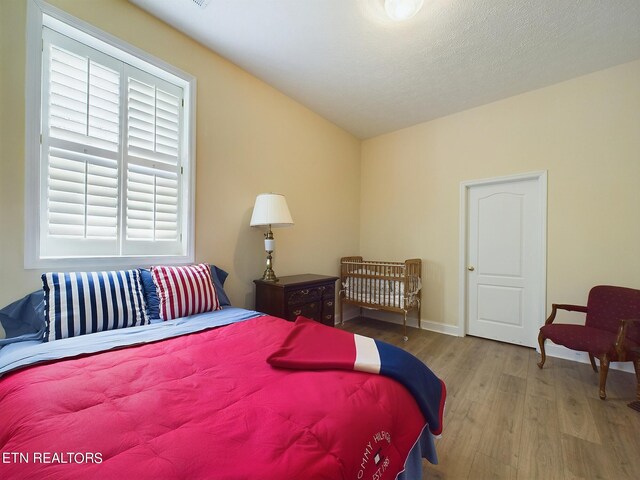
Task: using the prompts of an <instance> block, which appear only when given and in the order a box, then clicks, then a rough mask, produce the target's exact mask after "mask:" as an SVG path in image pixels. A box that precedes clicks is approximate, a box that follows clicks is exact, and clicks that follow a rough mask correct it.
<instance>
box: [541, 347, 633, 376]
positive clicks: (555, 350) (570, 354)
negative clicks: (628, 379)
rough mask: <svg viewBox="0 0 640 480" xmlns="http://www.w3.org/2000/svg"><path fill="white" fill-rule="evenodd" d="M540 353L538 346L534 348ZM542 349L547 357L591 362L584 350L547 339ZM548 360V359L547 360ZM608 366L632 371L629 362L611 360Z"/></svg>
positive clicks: (631, 365)
mask: <svg viewBox="0 0 640 480" xmlns="http://www.w3.org/2000/svg"><path fill="white" fill-rule="evenodd" d="M536 350H537V351H538V353H540V348H539V347H538V348H536ZM544 350H545V352H546V354H547V357H554V358H562V359H564V360H571V361H574V362H580V363H591V362H590V361H589V355H588V354H587V353H585V352H576V351H575V350H571V349H569V348H567V347H563V346H562V345H556V344H555V343H552V342H551V340H547V342H546V343H545V344H544ZM547 361H548V360H547ZM596 365H598V366H599V362H598V361H597V360H596ZM609 368H610V369H613V370H622V371H623V372H629V373H634V370H633V364H632V363H631V362H611V363H610V364H609Z"/></svg>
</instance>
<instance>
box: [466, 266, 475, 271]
mask: <svg viewBox="0 0 640 480" xmlns="http://www.w3.org/2000/svg"><path fill="white" fill-rule="evenodd" d="M475 269H476V267H474V266H473V265H469V266H468V267H467V270H469V271H470V272H473V271H474V270H475Z"/></svg>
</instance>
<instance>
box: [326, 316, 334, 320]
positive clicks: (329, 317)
mask: <svg viewBox="0 0 640 480" xmlns="http://www.w3.org/2000/svg"><path fill="white" fill-rule="evenodd" d="M324 318H326V319H327V320H331V319H332V318H333V315H325V316H324Z"/></svg>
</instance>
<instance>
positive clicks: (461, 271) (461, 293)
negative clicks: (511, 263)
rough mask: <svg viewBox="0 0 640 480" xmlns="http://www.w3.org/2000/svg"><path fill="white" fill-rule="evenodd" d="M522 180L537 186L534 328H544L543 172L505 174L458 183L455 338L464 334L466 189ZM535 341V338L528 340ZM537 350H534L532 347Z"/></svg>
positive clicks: (545, 296) (465, 299)
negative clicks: (537, 280) (536, 315)
mask: <svg viewBox="0 0 640 480" xmlns="http://www.w3.org/2000/svg"><path fill="white" fill-rule="evenodd" d="M523 180H535V181H536V182H537V184H538V195H539V197H540V225H539V228H540V230H539V231H540V238H539V240H540V247H541V252H540V253H541V261H540V265H539V266H538V275H539V278H540V282H541V285H540V290H539V293H538V295H539V296H538V300H537V301H538V302H540V303H539V305H540V310H539V311H540V318H538V319H537V320H538V324H539V325H538V326H540V327H541V326H542V325H544V321H545V318H546V311H547V171H546V170H541V171H537V172H528V173H522V174H518V175H507V176H504V177H494V178H485V179H480V180H466V181H462V182H460V238H459V268H458V275H459V276H458V281H459V290H458V305H459V307H458V308H459V312H458V336H459V337H464V336H466V335H467V330H468V325H467V312H468V305H467V247H468V243H469V235H468V232H467V225H468V223H469V218H468V215H469V213H468V209H467V205H468V201H469V190H470V189H471V188H472V187H476V186H481V185H492V184H500V183H511V182H517V181H523ZM532 340H533V341H534V342H533V343H536V342H535V339H532ZM536 348H537V347H536Z"/></svg>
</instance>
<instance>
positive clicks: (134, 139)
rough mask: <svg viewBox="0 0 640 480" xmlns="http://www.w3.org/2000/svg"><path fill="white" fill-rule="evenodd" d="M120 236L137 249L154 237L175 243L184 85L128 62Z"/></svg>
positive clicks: (164, 246) (166, 246)
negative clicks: (123, 208) (124, 205)
mask: <svg viewBox="0 0 640 480" xmlns="http://www.w3.org/2000/svg"><path fill="white" fill-rule="evenodd" d="M126 76H127V126H126V148H125V150H126V153H125V158H126V159H127V188H126V203H127V211H126V215H125V227H124V228H125V230H126V232H125V242H124V248H125V250H126V251H127V252H131V253H135V254H138V253H139V252H141V251H143V249H145V248H147V247H146V245H147V244H148V243H149V242H154V244H155V245H156V247H155V248H158V249H160V250H162V251H163V252H167V253H169V252H172V251H174V250H175V249H177V248H179V247H180V220H181V215H180V196H181V193H182V192H181V188H180V184H181V182H180V177H181V165H180V132H181V130H182V108H181V107H182V99H183V90H182V89H181V88H180V87H177V86H176V85H172V84H170V83H168V82H165V81H163V80H161V79H159V78H157V77H154V76H152V75H149V74H147V73H145V72H142V71H141V70H139V69H136V68H133V67H130V66H127V68H126Z"/></svg>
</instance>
